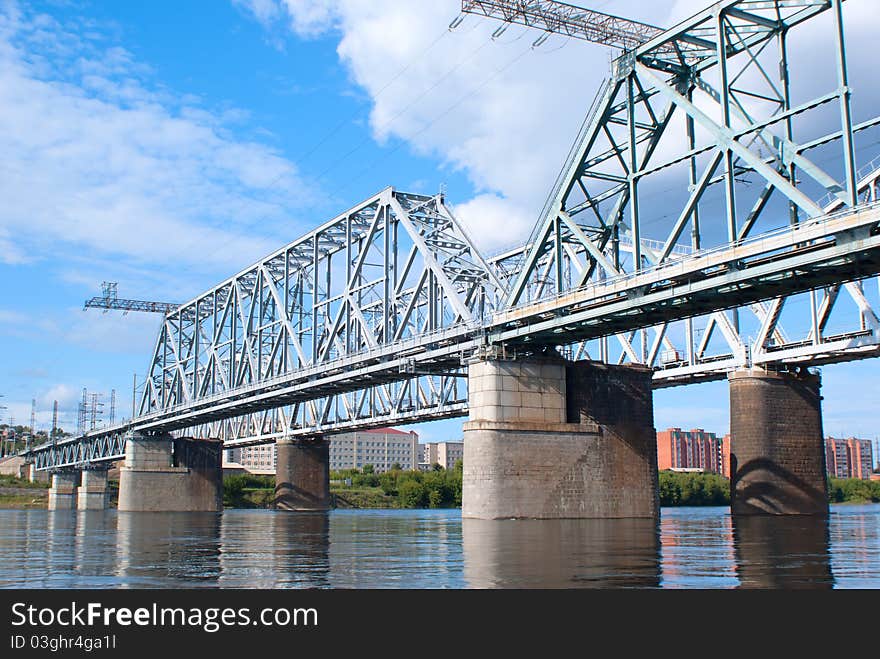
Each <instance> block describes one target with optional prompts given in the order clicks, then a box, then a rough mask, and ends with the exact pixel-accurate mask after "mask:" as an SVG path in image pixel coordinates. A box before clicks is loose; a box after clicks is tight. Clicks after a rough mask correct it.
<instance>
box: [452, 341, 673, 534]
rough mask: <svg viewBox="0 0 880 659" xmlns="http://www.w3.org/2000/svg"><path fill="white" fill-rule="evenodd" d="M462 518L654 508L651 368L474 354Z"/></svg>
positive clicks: (633, 514) (640, 512) (625, 513)
mask: <svg viewBox="0 0 880 659" xmlns="http://www.w3.org/2000/svg"><path fill="white" fill-rule="evenodd" d="M468 397H469V407H470V420H469V421H468V422H467V423H465V425H464V473H463V492H462V499H463V500H462V516H463V517H466V518H480V519H502V518H548V519H549V518H557V519H560V518H596V519H603V518H616V517H619V518H638V517H643V518H657V517H658V516H659V511H660V505H659V496H658V485H657V438H656V433H655V430H654V415H653V395H652V386H651V371H650V369H647V368H643V367H630V366H611V365H606V364H602V363H598V362H589V361H580V362H567V361H565V360H563V359H562V358H561V357H558V356H556V355H550V356H547V357H529V358H526V359H515V360H503V359H490V360H479V361H473V362H472V363H471V364H470V365H469V368H468Z"/></svg>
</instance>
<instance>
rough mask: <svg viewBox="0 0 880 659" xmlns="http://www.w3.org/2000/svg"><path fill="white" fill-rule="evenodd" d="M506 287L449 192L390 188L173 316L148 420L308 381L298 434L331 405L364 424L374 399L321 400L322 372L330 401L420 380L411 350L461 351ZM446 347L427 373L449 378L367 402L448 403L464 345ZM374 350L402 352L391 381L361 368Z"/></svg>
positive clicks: (157, 360)
mask: <svg viewBox="0 0 880 659" xmlns="http://www.w3.org/2000/svg"><path fill="white" fill-rule="evenodd" d="M499 285H500V282H499V281H498V280H497V279H496V278H495V277H494V276H493V275H492V271H491V270H490V269H489V268H488V267H487V266H486V263H485V262H484V261H483V259H482V257H481V256H480V255H479V254H478V252H477V251H476V249H475V248H474V247H473V245H472V243H471V241H470V239H469V238H468V237H467V236H466V235H465V233H464V232H463V230H462V229H461V227H460V225H459V224H458V222H457V221H456V220H455V219H454V217H453V216H452V214H451V213H450V212H449V210H448V209H447V208H446V206H445V205H444V203H443V199H442V196H441V195H437V196H423V195H412V194H405V193H401V192H397V191H395V190H393V189H391V188H388V189H386V190H385V191H383V192H382V193H380V194H379V195H376V196H375V197H373V198H371V199H369V200H367V201H366V202H364V203H363V204H361V205H359V206H357V207H356V208H353V209H351V210H350V211H348V212H346V213H344V214H342V215H340V216H339V217H337V218H335V219H333V220H332V221H330V222H328V223H326V224H324V225H323V226H321V227H319V228H318V229H316V230H315V231H313V232H311V233H309V234H308V235H306V236H304V237H303V238H301V239H300V240H298V241H296V242H294V243H291V244H290V245H287V246H286V247H284V248H282V249H281V250H279V251H277V252H276V253H274V254H272V255H271V256H269V257H268V258H266V259H264V260H263V261H261V262H259V263H257V264H255V265H254V266H252V267H251V268H248V269H247V270H244V271H243V272H241V273H239V274H237V275H236V276H235V277H232V278H231V279H229V280H227V281H225V282H223V283H222V284H220V285H219V286H217V287H215V288H213V289H212V290H210V291H208V292H206V293H205V294H203V295H201V296H199V297H198V298H196V299H195V300H192V301H190V302H188V303H186V304H183V305H181V306H180V308H179V309H177V310H176V311H175V312H174V313H171V314H168V315H167V316H166V317H165V319H164V323H163V326H162V328H161V330H160V333H159V338H158V341H157V344H156V349H155V351H154V356H153V360H152V365H151V368H150V371H149V375H148V378H147V382H146V386H145V390H144V395H143V398H142V402H141V407H140V414H141V416H145V415H146V416H149V415H151V414H153V413H156V412H162V411H165V410H174V409H177V408H180V407H181V406H189V405H191V404H192V403H194V402H196V401H204V400H206V399H210V398H211V397H223V396H225V395H226V393H227V392H229V391H232V390H243V389H245V390H246V389H247V387H248V386H250V385H259V386H264V385H265V384H266V383H267V382H271V381H277V382H278V384H279V386H282V385H288V386H289V385H291V384H293V383H295V382H297V381H298V380H299V381H302V382H303V383H304V384H305V385H306V386H307V388H308V389H309V391H310V393H309V396H308V397H307V399H308V400H310V401H311V402H310V404H309V405H304V406H300V407H298V408H297V409H296V410H295V411H291V413H292V414H293V415H294V416H300V415H301V416H302V417H303V421H302V423H301V424H300V425H302V426H305V427H308V426H310V425H313V424H314V422H315V421H316V420H324V421H326V420H327V419H328V417H329V415H330V414H331V410H335V409H340V410H347V412H346V413H347V414H349V413H350V416H352V417H357V416H358V412H357V410H361V409H363V399H364V397H365V396H367V394H366V393H364V394H361V395H360V396H361V397H360V399H359V398H358V397H357V396H355V395H352V396H350V397H342V398H335V397H332V396H331V397H330V398H328V399H327V400H326V401H325V402H323V403H319V402H315V400H314V399H315V398H319V397H321V396H315V394H316V393H319V392H320V391H321V382H317V381H316V380H320V378H319V377H316V376H324V377H326V376H328V375H329V376H332V375H336V376H337V377H335V378H332V382H328V390H327V391H328V393H329V392H331V391H332V393H333V394H334V395H335V394H337V393H339V392H340V388H343V387H341V384H340V382H341V381H342V380H346V381H348V382H349V384H348V387H349V388H350V390H351V391H357V390H360V389H363V387H364V386H365V384H369V385H372V384H374V383H376V382H377V381H383V380H384V381H386V382H388V383H391V382H394V381H397V380H400V379H401V374H403V377H404V378H407V379H409V378H414V377H415V376H417V375H419V373H416V372H415V371H414V369H412V368H410V369H408V363H409V362H408V360H407V359H406V349H407V348H411V349H413V350H415V351H416V352H418V351H422V350H425V349H428V348H429V347H430V346H432V345H434V344H438V345H439V344H446V345H454V344H455V342H456V341H457V340H458V339H460V337H461V336H462V335H467V334H473V333H474V332H475V328H478V327H479V326H480V325H481V324H482V322H483V318H484V316H485V314H487V313H490V312H491V311H493V310H494V309H495V308H496V306H497V304H498V303H499V301H500V300H501V299H502V298H503V291H502V290H501V289H500V288H499ZM450 332H451V334H450ZM441 352H442V353H443V354H439V355H438V356H437V359H436V360H433V361H432V360H425V361H423V362H422V363H421V364H420V368H422V369H427V372H437V373H438V374H441V375H442V374H444V373H453V375H447V376H446V378H445V379H443V378H435V379H428V382H429V386H427V388H421V386H420V385H422V384H424V383H419V384H414V385H413V386H412V387H408V386H399V387H397V388H396V389H395V391H393V392H392V391H391V389H389V386H390V384H389V386H384V387H378V388H375V389H373V390H371V391H372V392H374V393H373V394H370V397H371V398H373V399H374V400H375V399H379V400H383V401H385V402H386V403H387V404H389V405H391V406H392V407H396V408H397V409H399V408H400V407H401V406H402V405H404V404H405V403H404V401H405V400H409V401H411V402H409V403H406V405H407V406H409V407H412V408H418V406H419V404H420V402H419V401H421V402H422V403H423V402H424V401H425V400H427V399H428V398H432V399H437V400H446V399H447V398H448V396H449V393H448V392H450V391H452V390H454V389H455V385H454V382H453V381H452V380H450V379H449V378H454V377H455V372H456V371H457V370H458V368H459V367H460V357H459V355H458V354H457V351H456V350H455V349H453V350H447V351H441ZM370 354H374V355H375V356H376V357H377V358H378V359H382V360H383V363H384V362H387V358H388V357H389V356H391V357H393V358H394V363H392V364H391V365H390V366H389V365H388V364H387V363H384V366H383V368H384V370H385V371H390V372H385V373H382V374H378V373H377V372H375V369H374V370H372V371H368V372H364V373H358V372H355V371H354V370H352V369H353V367H354V364H355V361H357V364H358V365H359V366H363V365H364V364H365V363H366V362H368V361H370V360H369V355H370ZM338 376H342V377H338ZM427 390H430V391H431V393H430V394H428V393H427ZM219 418H228V414H227V413H224V415H223V416H221V417H219Z"/></svg>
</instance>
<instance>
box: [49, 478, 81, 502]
mask: <svg viewBox="0 0 880 659" xmlns="http://www.w3.org/2000/svg"><path fill="white" fill-rule="evenodd" d="M78 487H79V470H77V469H62V470H58V471H56V472H54V473H53V474H52V484H51V485H50V486H49V510H75V509H76V503H77V501H76V490H77V488H78Z"/></svg>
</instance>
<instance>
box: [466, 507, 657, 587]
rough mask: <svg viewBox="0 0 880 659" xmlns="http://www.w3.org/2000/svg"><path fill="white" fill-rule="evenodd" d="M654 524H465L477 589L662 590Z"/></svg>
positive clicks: (470, 579) (469, 577) (469, 571)
mask: <svg viewBox="0 0 880 659" xmlns="http://www.w3.org/2000/svg"><path fill="white" fill-rule="evenodd" d="M658 531H659V530H658V524H657V522H656V521H654V520H652V519H563V520H482V519H463V520H462V540H463V542H462V546H463V550H464V574H465V580H466V581H467V584H468V586H470V587H471V588H656V587H658V586H659V585H660V539H659V532H658Z"/></svg>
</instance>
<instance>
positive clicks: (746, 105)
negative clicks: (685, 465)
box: [35, 0, 880, 468]
mask: <svg viewBox="0 0 880 659" xmlns="http://www.w3.org/2000/svg"><path fill="white" fill-rule="evenodd" d="M470 4H472V5H474V6H476V5H478V4H479V5H486V6H488V4H492V3H470ZM495 4H505V3H495ZM506 4H510V3H506ZM517 4H519V3H517ZM535 4H536V5H537V4H540V5H541V9H542V11H553V10H556V9H559V7H555V6H554V5H560V4H561V3H553V2H541V3H535ZM529 6H530V7H531V5H529ZM842 12H843V5H842V3H841V2H840V1H838V0H831V1H827V2H822V1H814V0H810V1H808V0H786V1H784V2H782V1H780V2H767V1H764V0H762V1H757V0H727V1H725V2H720V3H717V4H716V5H713V7H712V8H710V9H707V10H705V11H703V12H700V13H699V14H697V15H696V16H694V17H692V18H690V19H688V20H686V21H683V22H682V23H680V24H679V25H677V26H675V27H674V28H672V29H670V30H666V31H663V32H657V33H654V32H652V31H651V30H650V29H646V31H645V32H644V33H643V34H642V35H641V36H640V37H639V39H638V41H639V43H638V44H635V45H633V46H632V47H628V46H624V47H627V48H628V51H627V52H626V53H624V54H623V55H622V56H621V57H619V58H618V59H617V60H616V61H615V62H614V65H613V67H612V72H611V75H610V77H609V78H608V80H607V81H606V82H605V83H604V85H603V86H602V88H601V89H600V91H599V93H598V95H597V96H596V100H595V102H594V103H593V106H592V107H591V108H590V110H589V112H588V113H587V116H586V119H585V121H584V124H583V127H582V129H581V131H580V132H579V134H578V136H577V139H576V140H575V143H574V145H573V147H572V150H571V152H570V154H569V156H568V158H567V159H566V161H565V163H564V166H563V168H562V171H561V172H560V175H559V178H558V180H557V182H556V184H555V186H554V187H553V189H552V191H551V194H550V196H549V197H548V200H547V203H546V205H545V207H544V209H543V211H542V213H541V216H540V219H539V221H538V223H537V224H536V227H535V229H534V231H533V232H532V235H531V236H530V238H529V240H528V241H527V243H526V244H525V245H524V246H522V247H520V248H517V249H513V250H510V251H508V252H506V253H505V254H501V255H499V256H496V257H494V258H484V257H482V256H481V255H480V253H479V252H478V250H477V249H476V248H475V247H474V245H473V243H472V242H471V240H470V239H469V238H468V236H467V234H466V232H465V231H464V230H463V228H462V227H461V226H460V225H459V223H458V222H457V221H456V220H455V218H454V217H453V215H452V213H450V211H449V209H448V208H447V206H446V204H445V201H444V199H443V197H442V195H437V196H425V195H414V194H406V193H402V192H399V191H396V190H394V189H391V188H388V189H386V190H384V191H382V192H381V193H379V194H378V195H376V196H375V197H372V198H370V199H368V200H367V201H365V202H364V203H363V204H360V205H358V206H357V207H355V208H353V209H351V210H350V211H347V212H346V213H343V214H342V215H340V216H338V217H337V218H334V219H333V220H331V221H330V222H328V223H326V224H324V225H322V226H321V227H319V228H318V229H316V230H314V231H312V232H310V233H309V234H307V235H306V236H304V237H303V238H301V239H300V240H298V241H295V242H293V243H291V244H290V245H287V246H286V247H284V248H282V249H281V250H279V251H277V252H276V253H274V254H272V255H271V256H269V257H268V258H266V259H264V260H262V261H260V262H259V263H257V264H254V265H253V266H252V267H250V268H248V269H246V270H244V271H242V272H241V273H239V274H237V275H236V276H234V277H232V278H231V279H229V280H227V281H226V282H223V283H222V284H220V285H219V286H217V287H215V288H213V289H211V290H209V291H207V292H206V293H205V294H203V295H201V296H199V297H198V298H196V299H194V300H191V301H190V302H188V303H186V304H183V305H181V306H180V307H179V308H177V309H176V310H174V311H173V312H171V313H168V314H167V315H166V316H165V317H164V320H163V323H162V327H161V330H160V332H159V336H158V338H157V342H156V344H155V349H154V351H153V356H152V361H151V366H150V370H149V375H148V379H147V383H146V387H145V391H144V396H143V398H142V400H141V405H140V410H139V415H138V416H137V418H135V419H134V420H133V421H132V422H131V424H130V425H128V426H126V427H124V428H123V427H116V428H112V429H106V430H103V431H99V432H97V433H92V434H91V435H87V436H86V437H85V438H74V439H71V440H67V441H66V442H59V443H58V444H56V445H54V446H43V447H39V448H38V449H37V451H36V453H35V455H36V459H37V462H38V464H40V465H42V468H50V467H52V466H53V465H54V466H59V465H61V464H62V463H63V464H70V463H69V462H68V461H69V460H74V461H75V460H81V461H82V462H87V461H89V460H91V461H94V460H96V459H97V460H100V459H109V458H110V456H111V454H112V455H116V456H119V455H120V454H119V453H118V449H119V448H120V444H119V443H118V440H113V441H117V444H116V445H113V446H111V442H110V440H109V439H107V440H106V441H104V443H103V444H101V441H103V440H102V439H101V438H105V439H106V438H109V437H117V436H122V433H124V432H125V431H126V430H128V429H134V430H138V431H142V432H152V431H172V432H176V433H179V434H188V435H195V436H200V437H222V438H223V439H224V440H226V441H227V442H229V443H230V445H234V444H236V443H238V444H243V443H259V442H264V441H273V440H274V439H276V438H277V437H279V436H282V435H298V436H306V437H308V436H313V435H319V434H330V433H333V432H340V431H343V430H348V429H355V428H363V427H371V426H376V425H391V424H394V423H403V422H409V423H413V422H417V421H423V420H429V419H435V418H447V417H450V416H459V415H464V414H466V412H467V391H466V380H465V379H464V378H463V377H462V376H463V363H464V361H465V360H466V359H467V358H469V357H472V356H474V355H476V354H483V353H487V352H488V353H494V352H496V351H535V350H542V349H547V348H548V347H549V348H556V349H559V350H562V351H563V352H566V354H568V355H569V356H571V357H573V358H579V359H583V358H591V359H599V360H603V361H607V362H612V363H642V364H647V365H650V366H652V367H653V368H655V382H656V383H657V386H671V385H674V384H686V383H690V382H696V381H700V380H706V379H715V378H720V377H725V375H726V374H727V373H728V372H730V371H731V370H733V369H735V368H738V367H742V366H750V365H754V364H761V365H766V366H768V367H774V368H775V367H780V368H784V367H786V366H788V365H793V364H801V365H817V364H823V363H832V362H839V361H847V360H851V359H861V358H864V357H868V356H876V355H878V354H880V349H878V347H880V322H878V313H877V305H878V302H877V300H878V290H877V282H876V279H870V278H871V277H875V276H876V274H877V273H878V272H880V256H878V255H880V232H878V220H880V207H878V204H877V201H878V181H880V176H878V170H880V167H878V165H880V160H877V159H876V157H877V153H878V149H877V147H876V145H873V146H872V144H871V143H870V142H869V141H868V138H869V136H870V135H871V134H872V132H876V129H875V127H877V126H880V118H877V117H871V116H866V117H862V116H854V113H853V107H852V105H851V96H852V89H851V88H850V83H849V74H848V71H847V66H846V56H845V55H846V48H845V43H844V34H843V29H842V25H843V21H842ZM483 13H486V14H487V15H492V14H491V13H487V12H483ZM529 24H534V23H529ZM548 25H549V23H548V24H540V27H541V29H551V28H549V27H548ZM806 25H811V26H813V28H814V29H813V32H812V33H813V34H815V31H816V30H820V31H821V33H822V34H823V35H825V36H826V37H827V38H826V39H825V40H824V41H821V42H817V43H813V42H811V43H810V47H811V48H812V49H814V50H816V51H818V50H822V51H823V52H822V53H820V54H819V55H824V57H823V61H824V62H826V63H827V68H828V70H827V71H825V72H824V73H825V74H827V75H822V71H817V70H814V68H811V69H809V70H807V69H805V68H804V67H805V66H806V64H805V63H803V62H801V61H799V59H798V58H795V57H794V56H793V55H792V53H793V52H794V51H795V50H796V49H797V44H798V42H797V39H798V38H799V37H798V35H799V34H801V33H802V32H804V33H805V34H807V35H809V34H810V32H809V31H807V30H804V29H802V26H806ZM630 27H632V26H630ZM648 28H650V26H648ZM804 80H810V82H811V84H810V85H804V84H802V82H803V81H804ZM798 83H801V84H798ZM807 89H809V90H810V91H809V94H807V93H806V92H805V90H807ZM658 200H660V201H662V203H657V202H658ZM123 443H124V442H123ZM73 445H79V448H74V446H73ZM101 446H104V448H101ZM114 450H116V451H117V453H113V451H114ZM62 451H66V453H64V454H63V455H62V454H61V452H62ZM102 451H103V455H105V457H104V458H101V457H100V456H101V455H102ZM50 455H54V456H56V457H55V458H51V457H48V456H50Z"/></svg>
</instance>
